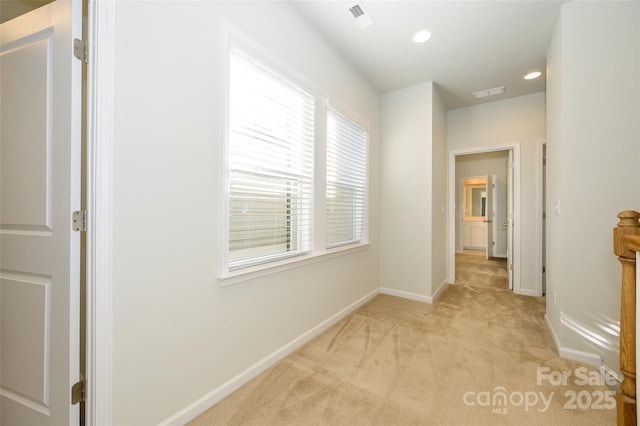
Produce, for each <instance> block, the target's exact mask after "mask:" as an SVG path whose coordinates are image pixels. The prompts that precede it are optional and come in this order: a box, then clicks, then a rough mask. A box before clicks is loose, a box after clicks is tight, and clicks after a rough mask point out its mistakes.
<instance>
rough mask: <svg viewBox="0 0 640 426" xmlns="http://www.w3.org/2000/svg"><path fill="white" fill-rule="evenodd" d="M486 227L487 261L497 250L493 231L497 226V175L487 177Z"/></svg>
mask: <svg viewBox="0 0 640 426" xmlns="http://www.w3.org/2000/svg"><path fill="white" fill-rule="evenodd" d="M485 182H486V187H485V194H486V198H485V206H484V208H485V219H484V222H485V225H486V229H485V232H486V235H487V239H486V240H487V241H486V258H487V260H489V259H491V258H492V257H493V252H494V249H495V239H494V235H493V229H494V226H495V221H496V220H495V219H496V212H495V205H494V203H495V199H496V198H495V195H496V192H495V191H496V176H495V175H486V176H485Z"/></svg>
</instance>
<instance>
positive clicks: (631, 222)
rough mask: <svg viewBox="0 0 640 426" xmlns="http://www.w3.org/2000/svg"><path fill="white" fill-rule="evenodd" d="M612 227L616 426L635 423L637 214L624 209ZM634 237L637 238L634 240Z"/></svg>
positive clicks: (639, 230) (639, 241) (639, 234)
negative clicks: (617, 274)
mask: <svg viewBox="0 0 640 426" xmlns="http://www.w3.org/2000/svg"><path fill="white" fill-rule="evenodd" d="M618 218H619V219H620V222H618V225H617V227H616V228H614V229H613V252H614V253H615V254H616V256H618V260H619V261H620V263H621V264H622V288H621V294H620V298H621V300H620V372H621V373H622V377H623V380H622V384H621V385H620V392H619V393H618V398H617V410H618V411H617V418H618V425H619V426H635V425H636V424H637V411H636V251H638V250H640V222H639V221H638V219H640V213H639V212H637V211H634V210H625V211H622V212H620V213H619V214H618ZM636 240H637V241H636Z"/></svg>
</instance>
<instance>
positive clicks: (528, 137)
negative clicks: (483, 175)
mask: <svg viewBox="0 0 640 426" xmlns="http://www.w3.org/2000/svg"><path fill="white" fill-rule="evenodd" d="M545 132H546V128H545V94H544V92H539V93H534V94H532V95H527V96H520V97H517V98H511V99H506V100H503V101H496V102H491V103H487V104H481V105H478V106H473V107H468V108H460V109H456V110H452V111H449V113H448V116H447V145H448V149H449V151H453V150H459V149H463V148H474V147H484V146H491V145H503V144H512V143H516V142H517V143H519V144H520V155H521V169H520V183H521V187H520V194H521V203H520V212H521V220H522V224H521V227H520V229H521V251H520V262H521V265H520V271H521V272H520V279H521V281H520V287H521V289H522V291H523V292H526V293H531V292H535V291H537V288H538V284H537V282H536V276H537V274H536V272H537V271H536V264H537V262H536V259H537V255H538V253H539V251H540V250H541V244H542V241H541V239H540V238H539V236H538V235H537V232H536V220H537V218H536V214H535V213H536V155H537V154H536V149H537V141H538V140H540V139H544V138H545Z"/></svg>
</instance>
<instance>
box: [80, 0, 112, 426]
mask: <svg viewBox="0 0 640 426" xmlns="http://www.w3.org/2000/svg"><path fill="white" fill-rule="evenodd" d="M115 8H116V2H110V1H100V0H89V19H88V32H87V33H88V40H87V42H88V46H89V48H88V51H89V61H88V64H87V194H86V195H87V210H88V213H89V214H88V216H89V223H88V231H87V332H86V333H87V348H86V349H87V365H86V376H87V377H86V384H87V386H86V396H85V399H86V413H85V418H86V424H87V425H109V424H113V420H112V400H113V390H112V365H113V344H112V336H113V276H112V274H113V246H112V243H113V147H114V143H113V127H114V126H113V124H114V123H113V111H114V92H113V88H114V56H115V55H114V51H115V33H114V31H115V28H116V26H115Z"/></svg>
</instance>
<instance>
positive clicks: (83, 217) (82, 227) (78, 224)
mask: <svg viewBox="0 0 640 426" xmlns="http://www.w3.org/2000/svg"><path fill="white" fill-rule="evenodd" d="M72 229H73V230H74V231H77V232H86V231H87V211H86V210H80V211H75V212H73V225H72Z"/></svg>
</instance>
